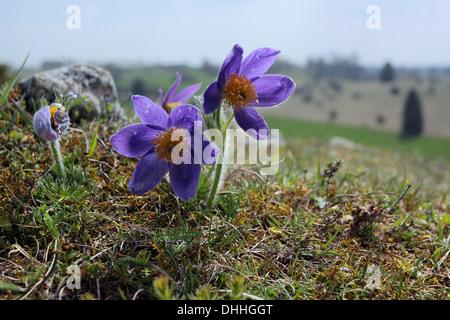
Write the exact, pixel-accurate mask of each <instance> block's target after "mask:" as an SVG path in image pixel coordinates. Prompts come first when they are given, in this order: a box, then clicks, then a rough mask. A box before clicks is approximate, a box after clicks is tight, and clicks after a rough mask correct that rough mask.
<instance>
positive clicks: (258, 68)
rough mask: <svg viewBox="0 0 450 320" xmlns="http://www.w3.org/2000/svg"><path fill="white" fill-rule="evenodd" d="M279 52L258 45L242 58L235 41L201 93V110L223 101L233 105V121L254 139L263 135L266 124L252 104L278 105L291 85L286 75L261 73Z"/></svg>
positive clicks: (209, 108)
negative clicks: (217, 71)
mask: <svg viewBox="0 0 450 320" xmlns="http://www.w3.org/2000/svg"><path fill="white" fill-rule="evenodd" d="M279 53H280V51H278V50H275V49H271V48H260V49H257V50H255V51H253V52H251V53H250V54H249V55H248V56H247V57H246V58H245V59H244V60H242V54H243V49H242V47H241V46H240V45H238V44H236V45H235V46H234V47H233V50H232V51H231V53H230V54H229V55H228V56H227V58H226V59H225V61H224V63H223V64H222V67H221V68H220V71H219V74H218V76H217V81H214V82H213V83H211V84H210V85H209V86H208V88H207V89H206V90H205V92H204V93H203V105H202V109H203V112H204V113H205V114H209V113H212V112H214V111H215V110H216V109H217V108H218V107H219V106H220V105H221V104H222V102H225V103H226V104H227V105H228V106H230V107H232V108H233V112H234V117H235V119H236V122H237V124H238V125H239V126H240V127H241V128H242V129H244V130H245V131H247V132H248V133H249V134H250V135H251V136H253V137H254V138H256V139H265V138H267V137H268V135H269V128H268V126H267V124H266V122H265V120H264V118H263V117H262V116H261V115H260V114H259V113H258V111H256V109H255V108H254V107H270V106H275V105H278V104H280V103H282V102H284V101H285V100H286V99H287V98H289V96H290V95H291V94H292V92H293V91H294V89H295V83H294V82H293V81H292V79H290V78H289V77H286V76H282V75H274V74H265V72H266V71H267V70H268V69H269V67H270V66H271V65H272V64H273V63H274V62H275V59H276V57H277V55H278V54H279ZM250 129H253V130H250ZM248 130H250V131H248Z"/></svg>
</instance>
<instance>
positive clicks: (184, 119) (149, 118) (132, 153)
mask: <svg viewBox="0 0 450 320" xmlns="http://www.w3.org/2000/svg"><path fill="white" fill-rule="evenodd" d="M132 103H133V106H134V110H135V112H136V114H137V115H138V117H139V119H140V120H141V121H142V123H139V124H131V125H128V126H126V127H124V128H122V129H121V130H120V131H119V132H117V133H116V134H115V135H113V136H112V137H111V140H110V142H111V145H112V146H113V147H114V149H116V151H117V152H118V153H120V154H121V155H124V156H126V157H130V158H140V157H142V158H141V159H140V160H139V162H138V163H137V165H136V168H135V170H134V172H133V175H132V176H131V179H130V182H129V184H128V188H129V189H130V190H131V191H132V192H133V193H135V194H143V193H146V192H148V191H150V190H152V189H153V188H154V187H155V186H156V185H157V184H158V183H159V182H160V181H161V180H162V179H163V178H164V176H165V175H166V173H167V172H169V176H170V183H171V185H172V190H173V191H174V192H175V194H176V195H177V196H178V197H179V198H180V199H182V200H184V201H189V200H190V199H192V197H193V196H194V195H195V193H196V192H197V188H198V183H199V178H200V169H201V164H208V165H211V164H213V163H214V162H215V158H216V156H217V155H218V153H219V150H218V149H217V148H216V147H215V146H214V145H213V144H211V142H210V141H209V140H207V139H206V138H204V137H203V134H201V130H199V127H198V126H199V125H200V127H201V122H199V121H198V109H197V108H196V107H194V106H192V105H189V104H182V105H179V106H178V107H175V108H174V109H173V110H172V112H171V113H170V115H169V114H167V112H166V111H165V110H164V109H163V108H161V107H160V106H158V105H157V104H155V103H154V102H153V101H151V100H150V99H148V98H146V97H143V96H133V97H132ZM200 129H201V128H200ZM198 133H199V134H200V137H201V140H200V141H196V139H195V138H192V137H195V135H196V134H198ZM198 142H200V144H201V146H200V147H198V148H196V145H194V144H195V143H198ZM200 144H199V145H200ZM197 149H198V150H197ZM185 152H186V153H185ZM208 152H209V153H208ZM200 153H201V154H200ZM174 154H175V157H174ZM178 155H179V157H178ZM203 156H205V158H204V157H203ZM186 160H187V161H186Z"/></svg>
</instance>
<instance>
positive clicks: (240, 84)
mask: <svg viewBox="0 0 450 320" xmlns="http://www.w3.org/2000/svg"><path fill="white" fill-rule="evenodd" d="M223 98H224V100H225V102H226V104H227V105H229V106H234V107H235V108H236V110H237V111H239V110H240V109H241V108H242V107H248V106H249V105H250V104H251V103H252V102H258V95H257V94H256V90H255V86H254V85H253V84H252V83H251V81H250V80H249V79H248V78H247V77H246V76H244V75H241V74H236V73H233V74H231V75H230V76H229V77H228V78H227V80H226V81H225V86H224V89H223Z"/></svg>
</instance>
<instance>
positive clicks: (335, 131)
mask: <svg viewBox="0 0 450 320" xmlns="http://www.w3.org/2000/svg"><path fill="white" fill-rule="evenodd" d="M266 121H267V124H268V125H269V128H271V129H279V130H280V132H281V133H282V134H283V135H284V137H285V138H318V139H330V138H332V137H335V136H338V137H342V138H345V139H348V140H351V141H353V142H355V143H361V144H365V145H370V146H378V147H383V148H387V149H389V150H395V151H397V152H402V153H403V152H408V153H413V154H415V155H420V156H423V157H426V158H427V157H429V158H445V159H446V160H448V161H450V140H448V139H442V138H434V137H419V138H416V139H411V140H402V139H400V138H399V136H398V135H397V134H395V133H391V132H385V131H379V130H374V129H363V128H355V127H350V126H343V125H337V124H332V123H319V122H308V121H300V120H296V119H294V120H293V119H286V118H278V117H273V116H271V117H266Z"/></svg>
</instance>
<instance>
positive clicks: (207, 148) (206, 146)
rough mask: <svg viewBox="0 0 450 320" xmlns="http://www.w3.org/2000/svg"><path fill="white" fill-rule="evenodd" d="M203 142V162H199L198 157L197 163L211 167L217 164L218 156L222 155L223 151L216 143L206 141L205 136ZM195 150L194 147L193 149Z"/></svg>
mask: <svg viewBox="0 0 450 320" xmlns="http://www.w3.org/2000/svg"><path fill="white" fill-rule="evenodd" d="M202 137H203V142H202V155H201V162H200V161H198V159H199V158H197V155H195V156H196V161H197V162H195V163H201V164H204V165H207V166H211V165H213V164H214V163H216V160H217V156H218V155H219V154H220V152H221V150H220V149H219V148H217V147H216V145H215V144H214V143H212V142H211V141H209V140H208V139H206V138H205V137H204V136H203V135H202ZM192 148H193V147H192Z"/></svg>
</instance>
